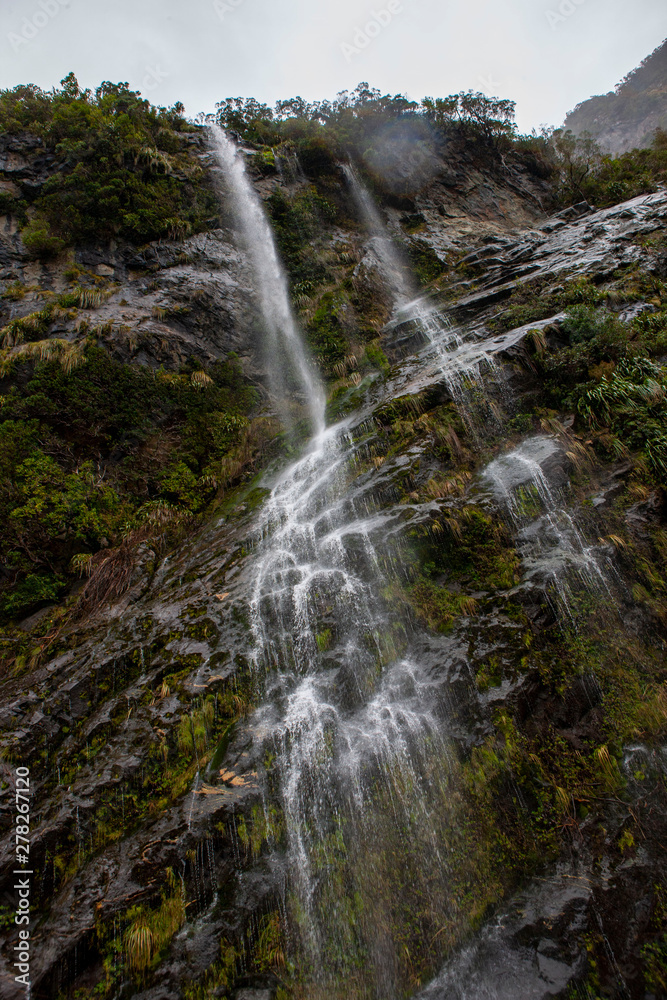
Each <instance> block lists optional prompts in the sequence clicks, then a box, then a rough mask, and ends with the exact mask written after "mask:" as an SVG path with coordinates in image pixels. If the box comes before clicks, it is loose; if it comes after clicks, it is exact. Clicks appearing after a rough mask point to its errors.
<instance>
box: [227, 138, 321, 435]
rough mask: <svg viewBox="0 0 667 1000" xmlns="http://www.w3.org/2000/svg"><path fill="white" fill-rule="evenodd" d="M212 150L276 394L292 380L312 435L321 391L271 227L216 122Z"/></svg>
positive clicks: (317, 427)
mask: <svg viewBox="0 0 667 1000" xmlns="http://www.w3.org/2000/svg"><path fill="white" fill-rule="evenodd" d="M211 135H212V137H213V142H214V148H215V154H216V157H217V159H218V162H219V164H220V166H221V168H222V171H223V174H224V178H225V181H226V184H227V187H228V190H229V196H230V201H231V205H232V210H233V212H234V217H235V220H236V223H237V225H238V228H239V230H240V232H241V236H242V239H243V243H244V245H245V249H246V250H247V253H248V255H249V257H250V262H251V264H252V268H253V272H254V275H255V284H256V288H257V289H258V292H259V301H260V308H261V312H262V318H263V320H264V326H265V333H266V341H265V345H264V346H265V349H266V352H267V370H268V373H269V379H270V380H271V385H272V388H273V390H274V393H275V395H277V396H278V397H279V398H283V399H284V398H285V396H286V393H287V392H289V384H290V380H293V381H294V382H296V386H297V388H298V392H299V394H300V395H301V397H302V398H303V399H304V401H305V404H306V407H307V409H308V412H309V415H310V418H311V420H312V425H313V428H314V431H315V433H316V434H319V433H321V432H322V431H323V430H324V407H325V398H324V391H323V389H322V386H321V384H320V381H319V379H318V378H317V375H316V374H315V371H314V368H313V365H312V362H311V360H310V357H309V356H308V352H307V350H306V348H305V346H304V344H303V341H302V339H301V336H300V334H299V330H298V327H297V324H296V321H295V319H294V316H293V314H292V308H291V305H290V300H289V293H288V288H287V279H286V277H285V273H284V271H283V268H282V266H281V264H280V260H279V258H278V252H277V250H276V245H275V240H274V238H273V233H272V231H271V226H270V224H269V221H268V219H267V217H266V214H265V212H264V208H263V206H262V203H261V199H260V198H259V195H258V194H257V192H256V191H255V189H254V187H253V185H252V183H251V181H250V178H249V177H248V174H247V172H246V169H245V163H244V162H243V154H242V153H240V152H239V150H238V149H237V148H236V146H235V145H234V143H233V142H232V140H231V139H230V138H229V137H228V136H227V135H226V134H225V133H224V132H223V130H222V129H221V128H220V127H219V126H217V125H212V126H211Z"/></svg>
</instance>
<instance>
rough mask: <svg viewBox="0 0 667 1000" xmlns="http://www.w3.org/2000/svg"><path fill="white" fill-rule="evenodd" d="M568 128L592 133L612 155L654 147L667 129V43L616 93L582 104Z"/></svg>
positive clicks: (567, 120) (617, 89)
mask: <svg viewBox="0 0 667 1000" xmlns="http://www.w3.org/2000/svg"><path fill="white" fill-rule="evenodd" d="M564 127H565V128H566V129H570V130H571V131H572V132H574V133H575V135H581V133H582V132H590V134H591V135H592V136H594V138H595V139H597V141H598V143H599V144H600V146H601V147H602V149H604V150H605V152H609V153H624V152H626V151H627V150H629V149H636V148H643V147H646V146H650V145H651V142H652V140H653V137H654V135H655V130H656V129H658V128H662V129H667V39H666V40H665V41H664V42H663V43H662V45H660V46H658V48H657V49H656V50H655V51H654V52H652V53H651V55H650V56H647V58H646V59H644V60H643V62H642V63H640V65H639V66H638V67H637V68H636V69H634V70H632V72H631V73H628V75H627V76H626V77H624V79H623V80H621V82H620V83H619V84H617V86H616V88H615V90H613V91H611V92H610V93H608V94H602V95H599V96H597V97H591V98H589V100H587V101H583V102H582V103H581V104H578V105H577V106H576V108H575V109H574V111H571V112H570V113H569V114H568V116H567V118H566V119H565V123H564Z"/></svg>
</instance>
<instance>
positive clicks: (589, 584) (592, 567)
mask: <svg viewBox="0 0 667 1000" xmlns="http://www.w3.org/2000/svg"><path fill="white" fill-rule="evenodd" d="M558 454H559V448H558V444H557V442H556V441H555V440H554V439H553V438H550V437H545V436H543V435H538V436H537V437H533V438H528V439H527V440H526V441H524V442H523V443H522V444H521V445H519V447H518V448H515V449H513V450H512V451H510V452H507V453H506V454H504V455H500V456H499V457H498V458H496V459H494V461H493V462H491V463H490V464H489V465H488V466H487V467H486V469H484V471H483V472H482V475H481V480H482V482H483V483H484V484H486V486H488V487H489V488H490V490H491V493H492V494H493V495H494V496H495V498H496V499H497V500H499V501H500V502H501V503H502V505H503V506H504V508H505V510H506V512H507V514H508V516H509V518H510V520H511V522H512V524H513V525H514V527H515V529H517V530H518V536H517V548H518V550H519V552H520V554H521V556H522V562H523V566H524V577H525V579H526V580H528V581H531V580H534V581H535V582H537V583H538V584H539V585H540V586H542V587H545V589H546V590H547V592H548V590H549V589H550V588H551V589H552V590H553V591H554V592H555V595H556V598H557V601H558V603H560V605H561V606H562V607H563V608H564V610H565V611H566V613H567V614H568V616H569V617H570V618H572V608H571V605H572V596H573V595H572V588H571V581H572V580H573V579H576V580H578V582H579V583H580V584H581V585H583V586H584V587H585V588H586V589H587V590H589V591H591V592H593V593H595V592H597V593H601V594H604V595H606V596H611V591H610V587H609V580H608V574H607V572H605V570H604V569H603V568H602V566H601V564H600V558H599V552H598V551H597V550H596V547H594V546H592V545H590V544H588V543H587V541H586V539H585V538H584V536H583V534H582V532H581V530H580V529H579V527H578V525H577V523H576V520H575V519H574V517H573V516H572V514H570V512H569V511H568V510H567V508H566V506H565V504H564V503H563V501H562V499H561V498H560V497H559V495H558V492H557V491H556V490H555V489H554V488H553V487H552V485H551V483H550V482H549V479H548V477H547V475H546V474H545V472H544V470H543V467H542V466H543V465H544V464H545V463H546V462H548V461H549V460H551V459H553V458H554V457H557V456H558ZM535 502H537V504H538V506H539V508H540V509H539V510H531V508H532V507H534V506H535Z"/></svg>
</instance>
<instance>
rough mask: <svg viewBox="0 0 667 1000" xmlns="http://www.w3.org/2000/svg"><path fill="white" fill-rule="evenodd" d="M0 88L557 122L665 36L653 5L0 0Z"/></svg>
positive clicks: (466, 0)
mask: <svg viewBox="0 0 667 1000" xmlns="http://www.w3.org/2000/svg"><path fill="white" fill-rule="evenodd" d="M0 18H1V19H2V21H1V29H2V30H1V31H0V49H1V51H2V58H1V59H0V86H1V87H13V86H15V85H16V84H18V83H36V84H38V85H39V86H41V87H43V88H44V89H50V88H51V87H52V86H54V85H57V84H58V83H59V81H60V80H61V79H62V78H63V77H64V76H65V75H66V74H67V73H68V72H69V71H70V70H73V71H74V72H75V73H76V75H77V77H78V79H79V82H80V83H82V84H83V85H85V86H89V87H95V86H97V85H98V84H99V83H100V82H101V81H102V80H111V81H113V82H118V81H127V82H128V83H129V84H130V86H131V87H133V88H134V89H137V90H141V91H142V93H143V94H144V96H146V97H148V98H149V99H150V100H151V101H153V102H154V103H156V104H162V105H171V104H173V103H174V102H175V101H178V100H181V101H183V103H184V104H185V106H186V109H187V111H188V113H189V114H190V115H195V114H197V112H199V111H207V112H208V111H212V110H213V109H214V105H215V103H216V101H219V100H222V99H223V98H225V97H229V96H234V97H236V96H243V97H250V96H252V97H256V98H257V99H258V100H261V101H265V102H267V103H271V104H273V102H275V100H276V99H278V98H281V97H285V98H286V97H293V96H295V95H297V94H299V95H301V96H302V97H304V98H307V99H309V100H314V99H322V98H331V97H334V96H335V94H336V93H337V92H338V91H339V90H343V89H353V88H354V87H355V86H356V85H357V83H359V81H361V80H365V81H368V82H369V83H370V84H371V86H375V87H379V88H380V89H381V90H382V91H383V92H391V93H405V94H407V95H408V96H409V97H411V98H415V99H421V98H422V97H423V96H425V95H429V96H434V97H435V96H443V95H446V94H450V93H454V92H456V91H459V90H468V89H471V88H472V89H474V90H483V91H485V92H486V93H488V94H494V95H498V96H501V97H508V98H512V99H513V100H515V101H516V102H517V117H518V122H519V125H520V127H521V128H522V129H523V130H524V131H529V130H530V129H531V128H533V127H539V126H540V124H543V123H544V124H551V125H558V124H560V123H561V122H562V120H563V118H564V116H565V114H566V113H567V112H568V111H569V110H571V109H572V108H573V107H574V106H575V105H576V104H577V103H578V102H579V101H582V100H585V99H586V98H587V97H590V96H591V95H592V94H600V93H606V92H607V91H608V90H610V89H612V88H613V86H614V84H615V83H616V82H617V81H618V80H619V79H621V78H622V77H623V76H624V75H625V74H626V73H627V72H628V71H629V70H631V69H632V68H633V67H635V66H636V65H637V64H638V63H639V62H640V61H641V60H642V59H643V58H644V57H645V56H647V55H648V54H649V53H650V52H651V51H652V50H653V49H654V48H655V47H656V46H657V45H659V44H660V42H661V41H662V40H663V38H665V36H667V3H665V0H376V2H373V0H311V2H306V0H0Z"/></svg>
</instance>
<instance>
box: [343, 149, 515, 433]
mask: <svg viewBox="0 0 667 1000" xmlns="http://www.w3.org/2000/svg"><path fill="white" fill-rule="evenodd" d="M343 172H344V174H345V176H346V178H347V181H348V184H349V186H350V191H351V192H352V196H353V199H354V202H355V205H356V206H357V210H358V212H359V214H360V216H361V219H362V220H363V222H364V224H365V226H366V230H367V232H368V233H369V235H370V236H371V246H372V247H373V249H374V251H375V253H376V255H377V258H378V260H379V263H380V269H381V271H382V274H383V277H384V280H385V283H386V285H387V289H388V290H389V292H390V294H391V296H392V301H393V305H394V316H393V318H392V323H391V324H390V325H393V326H395V327H403V328H405V327H408V328H411V329H414V331H415V333H416V334H417V336H418V337H419V338H420V339H421V340H422V341H426V342H427V344H428V347H427V348H426V350H424V351H422V352H420V357H419V365H420V368H422V370H423V369H424V368H425V367H429V366H430V367H431V368H432V369H433V371H434V375H435V377H436V378H437V379H438V380H439V381H441V382H443V383H444V384H445V385H446V386H447V387H448V389H449V391H450V393H451V396H452V399H454V400H455V402H456V403H457V404H458V406H459V409H460V412H461V416H462V418H463V420H464V422H465V424H466V426H467V429H468V431H469V433H470V434H471V435H472V436H473V437H476V436H477V430H478V427H477V425H478V424H479V423H480V422H481V421H480V416H479V415H478V414H477V413H475V410H476V409H478V408H479V407H478V403H477V401H476V400H475V398H474V397H475V388H476V387H477V386H478V385H479V384H480V383H481V382H482V381H484V380H486V381H491V380H495V379H496V378H497V376H498V373H499V369H498V366H497V364H496V362H495V360H494V358H493V351H492V350H491V349H489V346H488V345H487V344H486V343H485V342H483V341H479V340H477V339H476V338H474V337H473V338H471V337H470V336H469V335H468V336H466V334H465V332H464V331H463V330H461V328H460V327H458V326H457V325H456V324H453V323H452V322H451V320H450V318H449V316H448V315H447V314H446V313H444V312H442V311H441V310H439V309H438V308H437V307H436V306H435V305H434V304H433V303H431V302H428V301H427V300H426V299H424V298H422V297H418V296H416V286H415V284H414V282H413V280H412V279H411V278H409V277H408V276H407V271H406V269H407V265H406V263H405V262H404V261H403V259H402V256H401V254H400V252H399V250H398V248H397V246H396V244H395V242H394V240H393V239H392V237H391V234H390V233H389V231H388V229H387V226H386V224H385V222H384V220H383V219H382V217H381V215H380V213H379V211H378V209H377V207H376V205H375V203H374V201H373V198H372V196H371V193H370V192H369V191H368V189H367V188H366V187H365V186H364V184H363V182H362V181H361V179H360V177H359V175H358V174H357V172H356V171H355V169H354V167H353V166H352V165H351V164H349V163H347V164H343ZM483 397H484V406H483V411H484V412H483V414H482V416H483V419H485V420H487V419H489V418H491V419H494V418H495V414H494V409H493V406H492V405H490V404H491V401H490V396H489V393H488V392H486V393H484V394H483Z"/></svg>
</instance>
